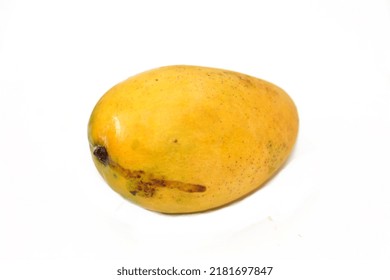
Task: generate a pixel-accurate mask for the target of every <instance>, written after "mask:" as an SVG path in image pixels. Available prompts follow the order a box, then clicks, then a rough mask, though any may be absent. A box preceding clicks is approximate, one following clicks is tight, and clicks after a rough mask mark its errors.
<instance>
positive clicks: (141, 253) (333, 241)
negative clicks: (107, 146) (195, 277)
mask: <svg viewBox="0 0 390 280" xmlns="http://www.w3.org/2000/svg"><path fill="white" fill-rule="evenodd" d="M172 64H194V65H202V66H211V67H219V68H225V69H230V70H235V71H239V72H243V73H246V74H250V75H253V76H256V77H259V78H263V79H266V80H269V81H271V82H273V83H275V84H277V85H279V86H280V87H282V88H283V89H285V90H286V91H287V92H288V93H289V94H290V96H291V97H292V98H293V99H294V101H295V102H296V105H297V107H298V110H299V114H300V132H299V138H298V142H297V145H296V148H295V150H294V152H293V154H292V155H291V157H290V160H289V161H288V164H286V165H285V166H284V168H283V169H282V170H281V172H279V173H278V175H277V176H276V177H274V178H273V179H272V180H271V181H270V182H269V183H267V184H266V185H265V186H264V187H263V188H261V189H260V190H259V191H257V192H256V193H254V194H253V195H251V196H250V197H248V198H246V199H244V200H242V201H239V202H238V203H235V204H233V205H231V206H229V207H225V208H222V209H220V210H217V211H212V212H207V213H203V214H196V215H179V216H175V215H161V214H157V213H153V212H149V211H146V210H144V209H142V208H140V207H137V206H135V205H133V204H131V203H130V202H127V201H125V200H123V199H122V198H121V197H120V196H119V195H117V194H116V193H114V192H113V191H112V190H111V189H110V188H109V187H108V186H107V185H106V184H105V183H104V182H103V180H102V179H101V178H100V176H99V174H98V173H97V171H96V169H95V167H94V165H93V163H92V160H91V157H90V154H89V148H88V142H87V122H88V118H89V115H90V113H91V111H92V109H93V106H94V105H95V103H96V102H97V100H98V99H99V98H100V97H101V96H102V95H103V94H104V93H105V92H106V91H107V90H108V89H109V88H110V87H111V86H113V85H114V84H116V83H118V82H119V81H121V80H123V79H125V78H127V77H129V76H132V75H134V74H137V73H139V72H141V71H144V70H148V69H151V68H155V67H159V66H164V65H172ZM0 133H1V137H0V172H1V181H0V276H2V275H5V276H7V277H0V278H3V279H13V278H14V279H25V278H28V277H33V278H31V279H39V278H37V277H38V276H39V277H41V279H52V277H53V273H56V276H55V278H56V279H62V278H61V277H60V276H61V275H62V276H63V275H66V277H68V278H65V276H64V279H69V276H71V277H73V278H76V279H77V276H80V277H81V276H83V277H84V279H86V278H85V277H88V276H90V277H92V276H93V277H94V279H100V278H101V279H114V278H116V277H117V276H116V274H115V271H116V268H120V267H122V266H125V267H128V268H131V267H135V266H143V267H146V268H148V267H149V268H152V267H156V266H158V265H160V266H161V267H164V266H168V267H169V266H172V265H176V266H180V265H181V267H185V268H187V267H198V266H199V267H205V268H206V267H209V266H217V265H225V266H226V265H231V264H234V265H236V266H237V265H254V264H256V265H274V266H275V271H274V274H275V275H274V278H272V277H271V278H270V277H269V279H276V277H278V275H279V276H280V277H281V275H284V277H283V279H287V278H286V276H288V277H289V279H298V278H301V277H302V276H304V275H306V276H308V277H309V276H316V279H322V278H321V276H323V275H328V276H329V275H333V276H334V277H336V278H337V276H340V275H344V276H351V275H354V277H355V278H356V277H357V276H362V275H366V276H368V275H370V276H373V278H372V279H374V278H375V279H389V278H388V277H390V272H389V271H388V270H386V269H385V267H384V265H385V264H386V263H388V262H389V261H390V179H389V173H390V164H389V159H390V148H389V145H390V144H389V143H390V3H389V1H381V0H373V1H368V0H367V1H352V0H350V1H347V0H342V1H336V0H334V1H309V0H307V1H303V0H299V1H248V0H239V1H226V0H225V1H201V0H197V1H171V0H167V1H148V0H143V1H115V0H112V1H81V0H80V1H43V0H36V1H22V0H13V1H11V0H0ZM95 262H96V264H99V265H95ZM329 264H331V265H329ZM313 267H314V268H315V269H314V268H313ZM293 271H294V272H293ZM48 272H50V273H48ZM375 273H376V274H375ZM271 276H272V275H271ZM34 277H35V278H34ZM58 277H59V278H58ZM206 277H207V276H206V275H204V276H203V278H204V279H206ZM183 279H184V278H183ZM188 279H190V277H189V278H188ZM211 279H214V278H213V277H211ZM235 279H238V277H235ZM243 279H250V277H247V278H243ZM278 279H279V278H278ZM280 279H282V278H280ZM324 279H325V278H324ZM328 279H329V278H328Z"/></svg>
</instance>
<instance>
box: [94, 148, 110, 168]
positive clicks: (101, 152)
mask: <svg viewBox="0 0 390 280" xmlns="http://www.w3.org/2000/svg"><path fill="white" fill-rule="evenodd" d="M93 155H94V156H95V157H96V158H97V159H98V160H99V161H100V162H101V163H103V164H104V165H107V164H108V162H109V157H108V153H107V150H106V148H105V147H103V146H96V147H95V148H94V149H93Z"/></svg>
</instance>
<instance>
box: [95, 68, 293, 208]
mask: <svg viewBox="0 0 390 280" xmlns="http://www.w3.org/2000/svg"><path fill="white" fill-rule="evenodd" d="M298 123H299V122H298V113H297V109H296V106H295V105H294V103H293V101H292V99H291V98H290V97H289V96H288V95H287V94H286V93H285V92H284V91H283V90H282V89H280V88H279V87H277V86H275V85H273V84H271V83H269V82H267V81H264V80H261V79H258V78H255V77H251V76H248V75H245V74H241V73H237V72H233V71H228V70H223V69H215V68H208V67H200V66H185V65H176V66H166V67H161V68H157V69H153V70H150V71H147V72H144V73H141V74H138V75H136V76H133V77H130V78H129V79H127V80H125V81H123V82H121V83H119V84H117V85H116V86H114V87H113V88H111V89H110V90H109V91H108V92H107V93H106V94H104V96H103V97H102V98H101V99H100V100H99V101H98V103H97V104H96V106H95V108H94V109H93V112H92V114H91V117H90V120H89V124H88V140H89V144H90V150H91V154H92V158H93V161H94V163H95V165H96V167H97V169H98V171H99V173H100V174H101V175H102V177H103V178H104V180H105V181H106V182H107V183H108V185H110V186H111V187H112V189H113V190H114V191H116V192H118V193H119V194H121V195H122V196H123V197H125V198H127V199H129V200H131V201H133V202H134V203H136V204H138V205H140V206H142V207H144V208H146V209H149V210H153V211H157V212H162V213H192V212H199V211H205V210H209V209H213V208H217V207H220V206H223V205H226V204H228V203H230V202H232V201H235V200H237V199H239V198H242V197H244V196H245V195H248V194H249V193H251V192H253V191H254V190H256V189H258V188H259V187H260V186H261V185H262V184H263V183H264V182H265V181H267V180H268V179H269V178H270V177H271V176H272V175H273V174H274V173H275V172H276V171H277V170H278V169H279V168H280V167H281V165H282V164H283V163H284V162H285V161H286V159H287V157H288V156H289V154H290V152H291V150H292V148H293V146H294V144H295V141H296V138H297V133H298Z"/></svg>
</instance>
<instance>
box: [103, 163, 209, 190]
mask: <svg viewBox="0 0 390 280" xmlns="http://www.w3.org/2000/svg"><path fill="white" fill-rule="evenodd" d="M107 164H108V165H109V166H110V167H111V168H112V169H113V170H115V171H116V172H118V173H119V174H121V175H122V176H123V177H124V178H126V179H128V180H129V181H130V182H131V186H130V188H129V192H130V193H131V194H132V195H134V196H135V195H138V196H144V197H152V196H153V195H154V194H155V192H156V190H157V189H158V188H169V189H177V190H179V191H183V192H187V193H199V192H205V191H206V189H207V188H206V187H205V186H203V185H199V184H190V183H184V182H181V181H175V180H166V179H164V178H156V177H154V176H152V175H151V174H147V173H145V171H143V170H129V169H126V168H124V167H122V166H121V165H120V164H118V163H116V162H115V161H113V160H112V159H111V158H110V157H109V156H108V159H107Z"/></svg>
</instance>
